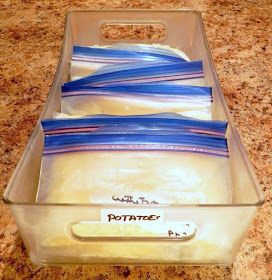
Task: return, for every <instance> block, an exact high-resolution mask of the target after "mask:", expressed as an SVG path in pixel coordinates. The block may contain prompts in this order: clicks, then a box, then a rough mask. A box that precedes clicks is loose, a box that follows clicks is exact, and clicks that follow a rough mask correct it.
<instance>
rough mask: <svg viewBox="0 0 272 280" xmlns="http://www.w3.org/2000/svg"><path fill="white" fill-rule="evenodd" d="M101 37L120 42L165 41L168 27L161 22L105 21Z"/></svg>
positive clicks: (101, 28)
mask: <svg viewBox="0 0 272 280" xmlns="http://www.w3.org/2000/svg"><path fill="white" fill-rule="evenodd" d="M100 38H101V39H102V40H106V41H118V42H122V41H126V42H128V41H138V43H139V40H141V42H143V41H145V42H163V41H165V40H166V39H167V29H166V25H165V24H164V23H161V22H123V21H122V22H109V23H108V22H104V23H103V24H102V25H101V27H100Z"/></svg>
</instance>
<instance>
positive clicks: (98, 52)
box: [71, 44, 189, 80]
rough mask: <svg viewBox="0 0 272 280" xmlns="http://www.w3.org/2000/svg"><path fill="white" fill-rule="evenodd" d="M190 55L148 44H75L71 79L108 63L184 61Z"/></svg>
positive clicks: (83, 75)
mask: <svg viewBox="0 0 272 280" xmlns="http://www.w3.org/2000/svg"><path fill="white" fill-rule="evenodd" d="M188 60H189V59H188V57H187V56H186V55H185V54H184V53H182V52H181V51H178V50H176V51H173V50H172V49H167V48H166V47H164V48H163V47H154V46H153V47H151V46H148V45H130V44H116V45H111V46H108V47H99V46H91V47H84V46H74V47H73V54H72V60H71V80H75V79H79V78H82V77H85V76H88V75H90V74H92V73H93V72H94V71H96V70H98V69H100V68H101V67H103V66H106V65H113V64H118V63H132V62H144V61H146V62H159V63H164V62H168V63H169V62H174V63H177V62H182V61H188Z"/></svg>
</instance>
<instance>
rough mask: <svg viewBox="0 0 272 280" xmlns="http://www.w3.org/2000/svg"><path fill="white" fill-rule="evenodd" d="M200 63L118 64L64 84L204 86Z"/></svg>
mask: <svg viewBox="0 0 272 280" xmlns="http://www.w3.org/2000/svg"><path fill="white" fill-rule="evenodd" d="M203 77H204V74H203V66H202V61H190V62H180V63H154V62H142V63H120V64H115V65H109V66H104V67H102V68H100V69H99V70H97V71H96V72H94V73H93V74H91V75H89V76H87V77H84V78H81V79H78V80H74V81H70V82H67V83H65V85H66V86H83V85H92V86H94V85H95V86H104V85H116V84H122V83H148V82H166V81H171V82H175V83H179V84H183V83H184V81H185V83H186V84H191V85H205V81H204V80H203Z"/></svg>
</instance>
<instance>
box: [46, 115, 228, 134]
mask: <svg viewBox="0 0 272 280" xmlns="http://www.w3.org/2000/svg"><path fill="white" fill-rule="evenodd" d="M41 123H42V127H43V132H44V134H45V135H52V134H64V133H79V132H80V133H82V132H96V133H102V132H103V133H112V132H114V133H120V134H122V133H139V132H146V131H147V132H150V131H152V133H154V132H156V131H157V132H158V133H163V132H164V133H168V134H169V133H170V132H172V133H176V132H182V131H187V132H195V133H201V134H208V135H214V136H218V137H225V134H226V129H227V122H226V121H205V120H198V119H193V118H187V117H183V116H181V115H178V114H171V113H161V114H153V115H131V116H112V115H92V116H84V117H77V118H70V116H69V115H65V114H61V113H56V114H55V118H54V119H45V120H42V122H41Z"/></svg>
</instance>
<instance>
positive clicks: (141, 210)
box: [4, 10, 263, 264]
mask: <svg viewBox="0 0 272 280" xmlns="http://www.w3.org/2000/svg"><path fill="white" fill-rule="evenodd" d="M107 24H109V25H110V24H114V25H117V26H118V25H145V24H162V25H163V26H164V27H165V31H166V35H165V36H164V37H163V39H162V40H161V41H159V43H162V44H167V45H170V46H172V47H177V48H179V49H181V50H182V51H184V52H185V53H186V54H187V55H188V56H189V57H190V58H191V59H192V60H198V59H200V60H203V63H204V71H205V81H206V82H207V84H209V85H211V86H212V88H213V94H214V105H213V117H214V119H221V120H226V119H227V120H228V121H229V123H230V125H229V128H228V144H229V150H230V166H231V173H232V188H233V189H232V192H233V197H232V203H230V204H221V205H219V204H218V205H210V204H209V205H159V206H158V205H150V206H133V207H131V206H130V205H121V206H118V207H116V205H113V204H108V205H102V204H101V205H92V204H85V205H83V204H41V203H36V202H35V197H36V192H37V187H38V181H39V172H40V164H41V158H42V150H43V134H42V129H41V126H40V124H39V123H38V124H37V126H36V128H35V130H34V132H33V134H32V136H31V138H30V140H29V143H28V145H27V147H26V149H25V152H24V154H23V156H22V158H21V160H20V162H19V164H18V166H17V168H16V170H15V172H14V174H13V177H12V178H11V180H10V182H9V185H8V187H7V189H6V191H5V193H4V201H5V202H6V204H8V205H9V207H10V208H11V210H12V213H13V215H14V217H15V220H16V223H17V226H18V228H19V231H20V233H21V236H22V238H23V241H24V244H25V246H26V248H27V250H28V252H29V255H30V258H31V260H32V261H33V263H35V264H60V263H118V264H130V263H132V264H133V263H138V264H139V263H141V264H144V263H182V264H208V263H210V264H215V263H217V264H220V263H221V264H222V263H224V264H226V263H231V262H232V261H233V259H234V257H235V255H236V253H237V251H238V250H239V246H240V244H241V242H242V240H243V237H244V235H245V233H246V231H247V229H248V227H249V226H250V224H251V222H252V219H253V217H254V214H255V212H256V210H257V208H258V207H259V206H260V205H261V204H262V202H263V196H262V193H261V191H260V189H259V187H258V183H257V181H256V177H255V174H254V171H253V169H252V167H251V165H250V162H249V160H248V157H247V155H246V153H245V150H244V147H243V145H242V143H241V140H240V138H239V136H238V133H237V130H236V129H235V127H234V126H233V122H232V120H231V119H230V116H229V112H228V109H227V107H226V104H225V101H224V97H223V94H222V91H221V88H220V85H219V82H218V78H217V76H216V72H215V68H214V65H213V62H212V58H211V54H210V51H209V48H208V44H207V40H206V36H205V31H204V28H203V23H202V19H201V15H200V13H198V12H196V11H188V10H158V11H157V10H106V11H97V10H86V11H71V12H69V13H68V15H67V17H66V25H65V34H64V41H63V47H62V52H61V59H60V62H59V66H58V69H57V73H56V76H55V79H54V83H53V85H52V88H51V90H50V93H49V97H48V100H47V102H46V105H45V108H44V111H43V113H42V115H41V119H43V118H49V117H52V114H53V112H54V111H59V109H60V101H61V98H60V86H61V84H62V83H63V82H65V81H67V80H68V79H69V60H70V58H71V52H72V45H74V44H78V45H95V44H99V45H103V44H104V45H105V44H110V43H112V42H113V41H114V40H110V39H105V38H104V36H103V35H102V33H101V27H102V26H105V25H107ZM119 41H122V42H133V43H135V42H137V43H142V42H143V43H151V42H154V41H152V40H148V39H146V40H126V39H122V40H119ZM218 185H220V182H218ZM109 214H114V215H124V214H126V215H127V214H134V215H148V216H149V215H157V216H159V217H160V219H159V221H156V223H154V226H157V227H158V228H159V229H160V233H159V234H158V235H157V236H152V235H148V234H141V233H136V232H137V231H136V230H135V228H134V227H133V226H132V225H131V224H129V223H128V224H123V225H122V227H123V229H124V231H123V232H126V234H122V233H120V232H118V231H115V229H114V225H113V226H112V227H110V228H108V226H107V224H104V225H105V228H104V230H103V228H102V229H101V228H100V227H97V226H98V225H99V224H101V223H103V222H105V219H107V217H108V215H109ZM106 222H107V221H106Z"/></svg>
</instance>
